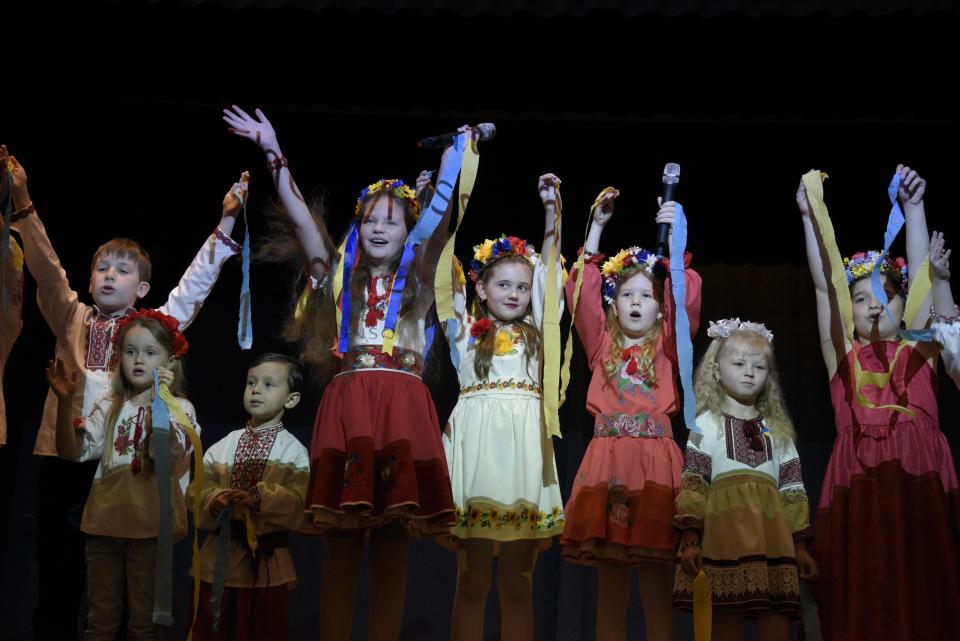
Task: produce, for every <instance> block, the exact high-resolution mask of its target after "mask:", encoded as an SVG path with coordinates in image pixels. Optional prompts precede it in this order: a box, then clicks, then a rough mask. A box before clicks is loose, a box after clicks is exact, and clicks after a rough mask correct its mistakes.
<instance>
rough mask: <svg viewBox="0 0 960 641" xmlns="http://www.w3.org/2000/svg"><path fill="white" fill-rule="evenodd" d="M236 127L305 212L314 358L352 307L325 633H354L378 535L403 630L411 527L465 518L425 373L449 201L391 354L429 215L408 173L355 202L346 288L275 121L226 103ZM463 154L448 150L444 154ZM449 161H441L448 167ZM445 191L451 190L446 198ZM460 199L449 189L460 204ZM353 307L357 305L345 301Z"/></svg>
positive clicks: (306, 353) (383, 622) (321, 443)
mask: <svg viewBox="0 0 960 641" xmlns="http://www.w3.org/2000/svg"><path fill="white" fill-rule="evenodd" d="M224 114H225V116H224V120H225V121H226V122H227V123H228V124H230V125H231V131H232V132H233V133H235V134H237V135H239V136H241V137H244V138H247V139H249V140H254V141H256V142H257V143H258V144H259V146H260V147H261V148H262V149H263V150H264V151H265V152H266V155H267V159H268V165H269V167H270V169H271V171H272V172H273V176H274V182H275V184H276V187H277V192H278V194H279V196H280V201H281V203H282V204H283V207H284V210H285V211H286V214H287V215H288V217H289V218H290V220H291V222H292V223H293V226H294V229H295V232H296V235H297V239H298V240H299V243H300V248H301V250H302V252H303V255H304V257H305V258H306V263H307V265H308V268H309V275H310V277H311V285H312V287H313V288H314V290H315V291H313V293H309V294H308V297H307V298H306V299H305V300H304V299H301V300H302V301H304V302H303V305H298V310H301V311H300V313H299V320H298V321H296V322H295V323H294V325H293V326H292V331H291V332H288V335H289V336H291V337H294V338H298V339H299V340H300V342H301V344H302V345H303V348H302V353H301V357H302V358H303V359H304V360H305V361H307V362H308V363H311V364H314V365H320V366H326V365H329V364H330V362H331V360H332V354H331V346H333V345H335V344H336V343H335V338H336V337H337V323H336V322H335V318H336V316H335V313H336V312H335V309H337V306H338V304H342V303H344V302H345V301H347V300H350V301H351V302H350V304H349V312H347V311H346V309H344V310H343V318H342V321H341V322H342V324H343V326H344V327H345V328H346V332H345V334H346V335H347V337H348V339H347V345H346V347H347V349H346V350H345V353H343V354H342V357H343V358H342V371H341V372H340V373H339V374H337V375H336V376H335V377H334V378H333V380H332V381H331V382H330V384H329V385H328V386H327V388H326V390H325V392H324V395H323V399H322V400H321V402H320V406H319V408H318V409H317V417H316V421H315V423H314V431H313V440H312V444H311V452H310V454H311V466H310V467H311V470H312V472H311V474H312V478H311V483H310V488H309V493H308V496H307V501H306V503H307V509H308V510H310V511H312V513H313V520H314V524H315V525H316V526H317V527H318V528H319V529H320V530H322V531H323V532H325V533H327V538H326V552H325V559H324V576H323V579H322V583H321V595H320V625H321V637H320V638H321V639H323V641H341V640H344V641H345V640H346V639H349V638H350V630H351V624H352V620H353V610H354V599H355V595H356V588H357V580H358V578H359V575H360V569H361V567H362V562H363V549H364V540H365V539H366V538H367V537H369V539H370V574H371V595H370V601H371V603H376V604H377V607H376V609H374V608H371V609H370V613H369V638H370V639H372V640H374V641H392V640H395V639H397V637H398V636H399V633H400V625H401V623H402V618H403V598H404V583H405V576H406V561H407V547H408V545H407V544H408V539H409V533H410V532H411V531H412V532H415V533H418V534H424V535H434V534H440V533H446V532H447V531H448V530H449V528H450V526H451V525H453V521H454V509H453V501H452V498H451V495H450V481H449V478H448V476H447V469H446V466H445V465H444V462H443V446H442V443H441V440H440V426H439V424H438V421H437V414H436V410H435V409H434V406H433V401H432V399H431V397H430V394H429V392H428V389H427V387H426V386H425V385H424V383H423V381H422V379H421V375H422V372H423V354H424V350H425V347H426V337H425V318H426V316H427V313H428V311H429V309H430V306H431V305H432V304H433V300H434V293H433V289H432V283H433V275H434V272H435V270H436V264H437V260H438V259H439V255H440V253H441V251H442V250H443V244H444V240H445V235H446V234H445V230H446V227H447V221H448V217H449V215H450V209H449V208H448V209H447V211H446V215H445V216H444V218H443V220H442V221H441V222H440V224H439V225H438V226H437V228H436V229H437V231H436V232H435V233H434V235H433V236H432V237H431V238H429V239H427V240H426V241H425V242H424V243H423V244H422V245H421V246H420V247H419V249H418V250H417V253H416V257H415V258H414V260H413V263H412V264H411V265H410V269H409V273H408V274H407V280H406V286H405V287H404V288H403V290H402V291H396V292H394V296H398V297H401V296H402V304H401V306H400V310H399V321H398V323H397V326H396V331H395V338H396V346H395V347H394V349H393V351H392V353H389V352H387V351H381V349H380V348H381V345H382V344H383V342H384V340H385V339H387V338H388V332H389V336H390V337H391V338H392V337H393V335H394V334H393V330H390V329H385V318H386V315H387V311H388V305H389V302H390V299H391V296H390V293H391V290H392V289H393V280H394V278H395V276H396V274H397V269H398V265H399V263H400V259H401V256H402V254H403V251H404V243H405V242H406V239H407V234H408V232H410V231H411V230H412V229H413V228H414V226H415V225H416V223H417V220H418V217H419V214H420V204H419V202H418V201H417V200H416V198H415V197H414V192H413V190H411V189H410V188H409V187H407V186H405V185H404V184H403V181H399V180H380V181H378V182H376V183H374V184H372V185H370V186H369V187H367V188H366V189H364V190H363V191H362V192H361V194H360V198H358V200H357V206H356V211H355V219H354V223H355V225H356V228H357V230H358V231H357V232H356V236H354V235H353V234H348V238H347V239H346V241H345V242H346V243H347V245H346V247H347V249H346V251H345V253H346V254H347V255H349V253H350V246H351V245H352V244H353V243H355V244H356V256H357V259H356V262H355V263H352V264H349V265H344V266H343V267H344V271H343V273H344V274H345V273H346V270H347V269H349V270H350V277H349V279H347V278H346V277H344V280H343V282H342V294H340V299H339V300H337V299H336V298H335V292H334V290H335V289H336V288H337V287H338V285H340V283H338V282H337V279H336V278H332V277H331V275H333V274H336V273H337V262H338V261H340V260H343V259H344V258H343V257H341V256H340V255H338V253H337V251H336V250H335V249H334V247H333V245H332V244H331V242H330V240H329V237H328V236H327V233H326V229H325V227H324V225H323V223H322V219H320V218H319V217H318V218H315V217H314V215H313V214H312V213H311V211H310V209H309V208H308V206H307V205H306V203H305V202H304V200H303V198H302V197H301V195H300V191H299V190H298V189H297V186H296V184H295V183H294V181H293V178H292V175H291V173H290V170H289V167H288V163H287V159H286V158H284V157H283V155H282V153H281V151H280V146H279V144H278V142H277V136H276V133H275V131H274V129H273V126H272V125H271V124H270V122H269V121H268V120H267V118H266V117H265V116H264V115H263V113H262V112H261V111H259V110H257V112H256V114H257V118H256V119H255V118H252V117H250V116H248V115H247V114H246V113H244V112H243V111H242V110H241V109H239V108H238V107H233V109H232V110H225V111H224ZM450 158H451V156H450V154H449V150H448V152H447V153H445V154H444V163H446V162H448V160H449V159H450ZM442 173H443V167H441V174H442ZM434 198H439V195H437V196H434ZM452 201H453V199H452V198H451V199H450V202H451V203H452ZM344 307H346V306H345V305H344Z"/></svg>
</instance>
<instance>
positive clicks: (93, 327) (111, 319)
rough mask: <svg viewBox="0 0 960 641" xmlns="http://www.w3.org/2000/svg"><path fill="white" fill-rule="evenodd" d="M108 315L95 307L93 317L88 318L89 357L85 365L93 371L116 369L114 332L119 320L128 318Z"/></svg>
mask: <svg viewBox="0 0 960 641" xmlns="http://www.w3.org/2000/svg"><path fill="white" fill-rule="evenodd" d="M130 311H131V310H127V314H124V316H123V317H115V316H107V315H106V314H102V313H100V311H98V310H97V309H96V308H94V309H93V317H92V318H90V319H89V320H87V357H86V360H85V361H84V364H83V366H84V367H85V368H86V369H88V370H91V371H94V372H96V371H110V370H112V369H116V367H117V359H118V354H117V352H116V350H114V349H111V348H112V345H113V337H114V334H116V333H117V331H118V327H117V324H118V323H117V321H119V320H121V318H126V316H127V315H129V313H130Z"/></svg>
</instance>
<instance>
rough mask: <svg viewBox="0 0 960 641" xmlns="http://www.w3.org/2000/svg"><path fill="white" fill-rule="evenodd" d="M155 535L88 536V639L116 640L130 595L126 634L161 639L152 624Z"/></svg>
mask: <svg viewBox="0 0 960 641" xmlns="http://www.w3.org/2000/svg"><path fill="white" fill-rule="evenodd" d="M156 556H157V540H156V539H120V538H115V537H112V536H95V535H89V536H88V537H87V601H88V602H89V611H88V613H87V631H86V633H85V634H84V639H85V640H86V641H114V640H115V639H116V637H117V633H118V631H119V630H120V619H121V617H122V615H123V596H124V593H126V596H127V609H128V611H129V619H128V621H127V636H128V638H129V639H133V640H140V639H143V640H150V641H160V640H161V639H162V635H161V631H160V628H159V626H156V625H154V624H153V590H154V570H155V564H156Z"/></svg>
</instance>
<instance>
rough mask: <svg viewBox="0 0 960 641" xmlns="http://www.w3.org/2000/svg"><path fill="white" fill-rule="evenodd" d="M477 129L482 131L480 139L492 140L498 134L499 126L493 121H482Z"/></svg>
mask: <svg viewBox="0 0 960 641" xmlns="http://www.w3.org/2000/svg"><path fill="white" fill-rule="evenodd" d="M475 129H476V130H477V131H479V132H480V140H490V139H491V138H493V137H494V136H496V135H497V126H496V125H494V124H493V123H492V122H481V123H480V124H479V125H477V126H476V127H475Z"/></svg>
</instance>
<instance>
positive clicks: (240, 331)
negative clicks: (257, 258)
mask: <svg viewBox="0 0 960 641" xmlns="http://www.w3.org/2000/svg"><path fill="white" fill-rule="evenodd" d="M243 226H244V231H243V282H242V283H241V284H240V319H239V320H238V321H237V342H238V343H240V349H250V348H251V347H253V324H252V319H251V317H252V315H253V308H252V307H251V305H250V225H249V224H247V202H246V200H244V202H243Z"/></svg>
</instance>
